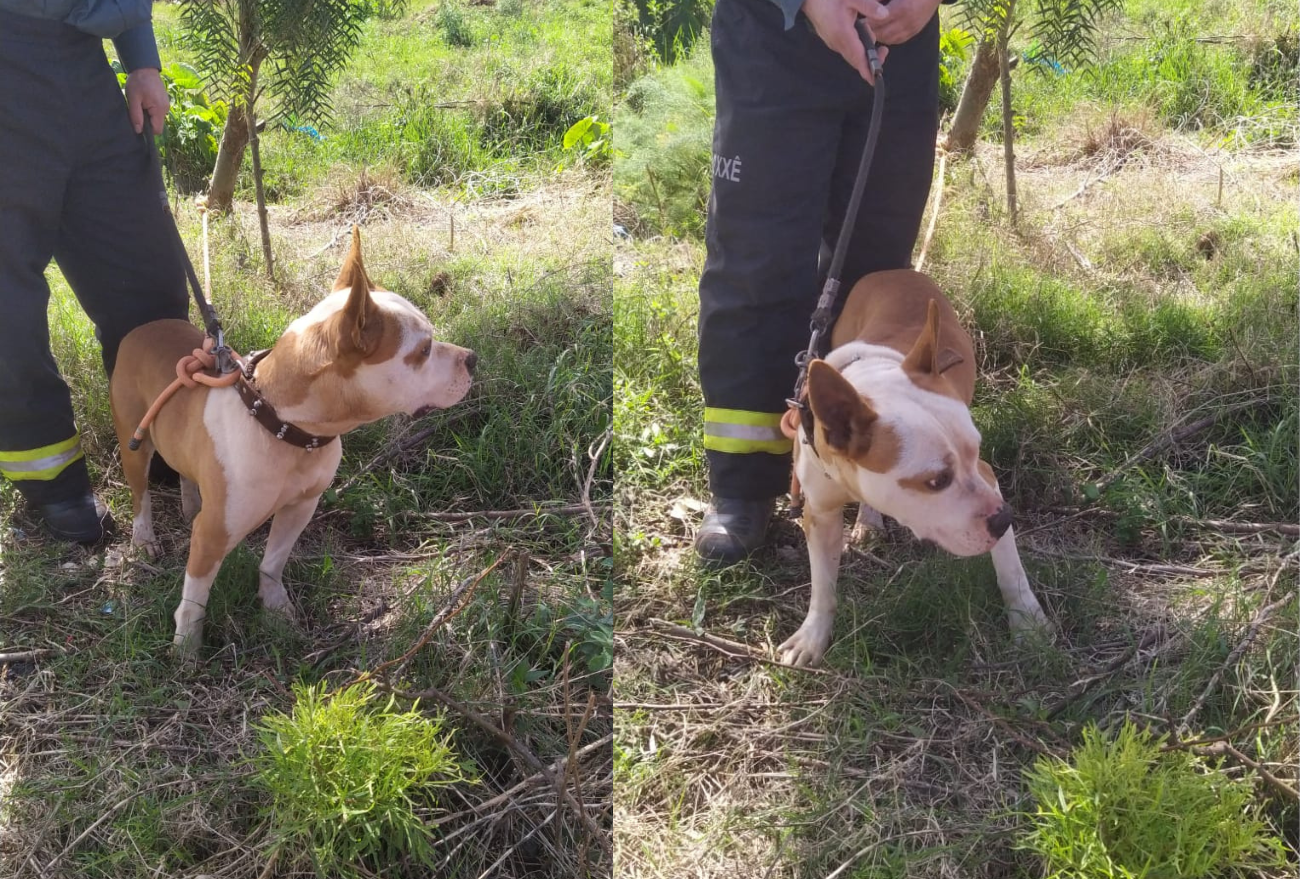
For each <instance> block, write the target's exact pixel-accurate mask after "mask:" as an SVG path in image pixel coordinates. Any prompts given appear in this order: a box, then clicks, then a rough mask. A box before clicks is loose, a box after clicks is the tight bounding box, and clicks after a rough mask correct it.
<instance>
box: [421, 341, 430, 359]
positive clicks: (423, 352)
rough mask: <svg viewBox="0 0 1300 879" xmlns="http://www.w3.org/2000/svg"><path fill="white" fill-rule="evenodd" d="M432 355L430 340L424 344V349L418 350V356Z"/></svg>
mask: <svg viewBox="0 0 1300 879" xmlns="http://www.w3.org/2000/svg"><path fill="white" fill-rule="evenodd" d="M432 353H433V340H432V339H430V340H429V341H428V342H425V343H424V347H423V348H421V349H420V356H421V357H428V356H429V355H430V354H432Z"/></svg>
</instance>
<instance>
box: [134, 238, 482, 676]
mask: <svg viewBox="0 0 1300 879" xmlns="http://www.w3.org/2000/svg"><path fill="white" fill-rule="evenodd" d="M202 343H203V333H202V332H201V331H200V330H198V329H196V328H195V327H194V326H193V325H191V324H190V323H188V322H187V321H183V320H160V321H154V322H153V323H149V324H145V325H143V326H141V327H138V328H137V329H135V330H133V331H131V332H130V333H129V334H128V335H127V336H126V338H125V339H123V341H122V346H121V348H120V351H119V354H118V360H117V368H116V369H115V370H114V372H113V376H112V379H111V381H110V383H109V392H110V399H111V404H112V410H113V422H114V426H115V427H116V430H117V436H118V441H119V443H120V444H121V456H122V470H123V472H124V473H125V475H126V481H127V483H128V484H129V485H130V487H131V510H132V515H133V518H132V522H131V543H132V544H133V545H134V546H136V547H139V548H140V549H142V550H143V551H144V552H145V553H147V554H148V555H149V556H150V557H157V555H158V553H159V551H160V546H159V543H158V540H157V538H156V536H155V535H154V530H153V519H152V512H151V503H150V498H149V488H148V484H147V475H148V471H149V461H150V459H151V458H152V456H153V454H154V452H155V451H157V452H158V453H160V454H161V455H162V457H163V458H164V459H165V460H166V461H167V463H168V464H170V465H171V466H172V467H173V468H174V469H175V470H176V471H177V472H178V473H179V474H180V477H181V505H182V509H183V511H184V513H185V516H186V517H187V518H189V519H191V520H192V523H193V524H192V530H191V534H190V551H189V559H188V563H187V564H186V567H185V583H184V587H183V591H182V596H181V603H180V606H179V607H177V609H176V614H175V619H176V635H175V639H174V644H175V646H176V648H178V649H179V650H180V652H181V653H182V654H186V655H191V656H192V655H193V654H194V653H195V652H196V651H197V649H198V648H199V646H200V645H201V643H202V638H203V618H204V608H205V607H206V606H207V603H208V593H209V590H210V589H211V588H212V581H213V580H214V579H215V578H216V576H217V571H218V570H219V569H220V567H221V562H222V560H223V559H225V557H226V556H227V554H229V553H230V551H231V550H232V549H234V547H235V546H236V544H238V543H239V542H240V541H241V540H243V539H244V537H246V536H247V535H248V534H249V533H250V532H251V531H253V530H254V529H256V528H257V527H259V526H260V525H261V524H262V523H263V522H265V521H266V520H267V519H270V518H272V517H274V520H273V521H272V523H271V532H270V536H269V537H268V538H267V541H266V553H265V555H264V556H263V557H262V563H261V564H260V565H259V566H258V573H259V577H258V579H259V584H258V585H259V588H258V593H259V595H260V597H261V600H262V604H263V606H264V607H266V608H267V609H268V610H271V611H275V612H278V613H281V614H284V615H286V616H288V617H292V616H293V610H292V606H291V604H290V602H289V596H288V594H287V593H286V592H285V589H284V584H283V583H282V582H281V579H280V578H281V574H282V573H283V571H284V566H285V562H286V561H287V560H288V557H289V552H290V550H291V549H292V548H293V545H294V543H295V542H296V541H297V540H298V536H299V535H300V534H301V533H302V531H303V529H304V528H305V527H306V526H307V523H308V522H309V521H310V520H311V517H312V514H313V513H314V512H315V510H316V504H317V501H319V500H320V496H321V494H322V493H323V492H324V491H325V489H326V488H327V487H328V486H329V484H330V481H331V480H332V479H333V478H334V473H335V471H337V470H338V466H339V461H340V459H341V458H342V454H343V452H342V448H341V441H340V440H339V439H338V437H339V435H340V434H344V433H347V432H348V431H349V430H352V429H354V428H356V427H359V426H361V425H362V424H367V423H369V422H371V421H376V420H378V419H380V418H383V417H385V416H387V415H393V414H395V413H398V412H406V413H409V414H411V415H414V416H417V417H418V416H420V415H423V414H424V413H426V412H428V411H431V410H433V409H441V408H445V407H448V406H451V405H453V404H455V403H457V402H459V401H460V400H461V399H462V398H463V397H464V396H465V394H466V393H467V392H468V391H469V388H470V384H471V381H472V377H473V373H474V367H475V365H476V362H477V359H478V357H477V355H476V354H475V353H474V352H473V351H471V350H469V349H468V348H461V347H458V346H456V345H450V344H447V343H445V342H438V341H436V339H435V338H434V333H433V325H432V324H431V323H430V322H429V320H428V318H426V317H425V316H424V315H423V314H422V313H421V312H420V311H419V310H418V309H417V308H416V307H415V306H414V305H412V304H411V303H410V302H408V301H407V300H406V299H404V298H402V297H401V296H398V295H397V294H396V293H391V292H389V291H387V290H383V289H381V288H379V287H376V286H375V285H374V284H373V283H372V282H371V280H370V278H369V277H368V276H367V274H366V270H365V266H364V265H363V263H362V259H361V234H360V231H359V229H357V228H356V227H354V228H353V230H352V247H351V250H350V252H349V253H348V256H347V258H346V259H345V261H344V263H343V267H342V269H341V270H340V272H339V275H338V279H337V280H336V281H335V282H334V286H333V292H332V293H330V294H329V295H328V296H326V297H325V298H324V299H323V300H322V301H321V302H320V303H318V304H317V305H316V306H315V307H314V308H313V309H312V310H311V311H309V312H308V313H307V314H306V315H303V316H302V317H300V318H298V319H297V320H295V321H293V322H292V323H291V324H290V325H289V327H288V329H286V330H285V332H284V334H283V335H282V336H281V337H280V339H279V341H277V342H276V344H275V346H274V347H273V348H271V349H269V351H266V352H258V353H257V354H255V355H252V356H250V358H248V359H247V360H246V361H245V363H244V369H243V373H244V375H243V376H242V377H241V380H240V382H239V383H238V384H237V385H235V386H229V387H204V386H202V385H200V386H198V387H195V388H188V389H181V390H180V391H179V392H178V393H177V394H176V395H175V396H173V397H172V398H171V399H170V400H169V401H168V402H167V403H166V404H165V405H164V406H163V407H162V409H161V410H160V411H159V412H158V415H157V418H156V420H155V421H154V422H153V424H152V425H151V426H150V427H149V429H148V432H147V434H146V436H145V437H144V440H143V442H142V443H141V444H140V448H139V449H138V450H137V451H131V450H130V448H129V444H130V440H131V437H132V435H133V432H134V431H135V429H136V426H137V425H139V424H140V421H141V418H142V417H143V416H144V415H145V412H146V411H147V410H148V409H149V407H150V405H151V404H152V403H153V402H154V400H155V398H157V397H158V395H159V393H160V392H161V391H162V390H163V389H164V388H165V387H166V386H167V385H168V384H169V383H171V381H172V380H173V379H174V378H175V377H176V373H177V363H178V361H179V360H181V359H182V358H184V357H185V356H186V355H188V354H190V353H191V352H192V351H193V350H194V349H196V348H199V347H201V346H202ZM250 416H252V417H250Z"/></svg>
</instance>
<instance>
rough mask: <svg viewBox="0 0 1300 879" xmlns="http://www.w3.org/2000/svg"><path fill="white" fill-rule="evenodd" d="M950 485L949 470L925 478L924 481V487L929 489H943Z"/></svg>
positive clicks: (950, 473)
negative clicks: (930, 477) (931, 477)
mask: <svg viewBox="0 0 1300 879" xmlns="http://www.w3.org/2000/svg"><path fill="white" fill-rule="evenodd" d="M950 485H952V471H951V470H945V471H943V472H942V473H940V474H939V475H938V476H936V477H934V479H929V480H926V483H925V487H926V488H928V489H930V491H943V490H944V489H945V488H947V487H948V486H950Z"/></svg>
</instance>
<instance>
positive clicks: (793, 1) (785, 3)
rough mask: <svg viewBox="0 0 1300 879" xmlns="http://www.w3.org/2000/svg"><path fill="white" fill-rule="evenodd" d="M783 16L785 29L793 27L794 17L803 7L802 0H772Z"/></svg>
mask: <svg viewBox="0 0 1300 879" xmlns="http://www.w3.org/2000/svg"><path fill="white" fill-rule="evenodd" d="M772 2H773V3H775V4H776V6H777V8H778V9H780V10H781V13H782V14H783V15H784V16H785V29H786V30H789V29H790V28H792V27H794V17H795V16H796V15H798V14H799V10H800V9H802V8H803V0H772Z"/></svg>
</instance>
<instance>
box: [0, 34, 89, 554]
mask: <svg viewBox="0 0 1300 879" xmlns="http://www.w3.org/2000/svg"><path fill="white" fill-rule="evenodd" d="M69 31H71V29H70V28H65V26H63V25H59V24H55V23H51V22H45V21H41V20H39V19H30V18H26V17H22V16H16V15H12V14H9V13H0V108H3V110H4V111H3V112H0V230H3V233H2V234H0V307H2V308H3V309H4V313H5V317H4V320H0V474H3V475H4V476H5V477H6V478H7V479H9V480H11V481H12V482H13V483H14V484H15V486H16V487H17V488H18V489H19V490H20V491H21V493H22V494H23V496H24V497H25V498H27V500H28V502H29V503H30V504H31V505H32V507H33V508H34V510H35V512H36V514H37V515H38V516H40V517H41V518H42V519H44V520H45V522H46V524H47V525H48V526H49V527H50V529H51V530H52V531H53V532H54V533H55V535H56V536H59V537H62V538H65V539H72V540H80V541H83V542H90V541H93V540H96V539H98V538H99V537H101V536H102V535H103V533H104V526H103V524H102V521H103V520H101V517H100V516H99V514H98V511H97V510H96V508H95V504H94V499H93V497H92V496H91V493H90V477H89V474H88V472H87V470H86V463H85V459H84V457H83V455H82V451H81V443H80V438H79V436H78V433H77V428H76V424H75V423H74V420H73V415H72V403H71V399H70V395H69V392H68V387H67V385H66V384H65V383H64V381H63V379H62V377H61V376H60V375H59V370H58V366H57V365H56V363H55V361H54V358H53V356H52V355H51V353H50V345H49V326H48V322H47V308H48V302H49V295H50V291H49V287H48V286H47V285H46V283H45V268H46V266H47V265H48V264H49V261H50V258H51V256H52V254H53V253H54V249H55V246H56V241H57V239H58V228H59V213H60V211H61V208H62V204H63V198H64V194H65V186H66V181H67V177H68V174H69V170H70V167H71V160H70V156H69V150H68V142H69V136H70V130H71V129H74V128H75V127H76V126H77V123H76V122H75V121H74V120H71V119H70V118H68V116H67V115H66V114H63V113H62V111H63V110H64V108H67V107H75V106H76V104H77V101H79V100H80V95H77V94H76V93H75V92H74V91H72V90H69V89H68V88H66V85H65V83H64V81H63V80H62V74H63V69H64V65H65V63H67V62H68V59H69V56H70V55H71V54H73V53H72V52H71V49H74V48H75V46H76V45H77V44H78V43H80V44H81V45H82V46H83V47H84V46H85V45H87V44H88V45H92V46H93V45H96V44H97V42H98V41H95V40H94V38H92V37H85V40H84V41H81V40H71V41H70V39H69V35H68V32H69Z"/></svg>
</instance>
